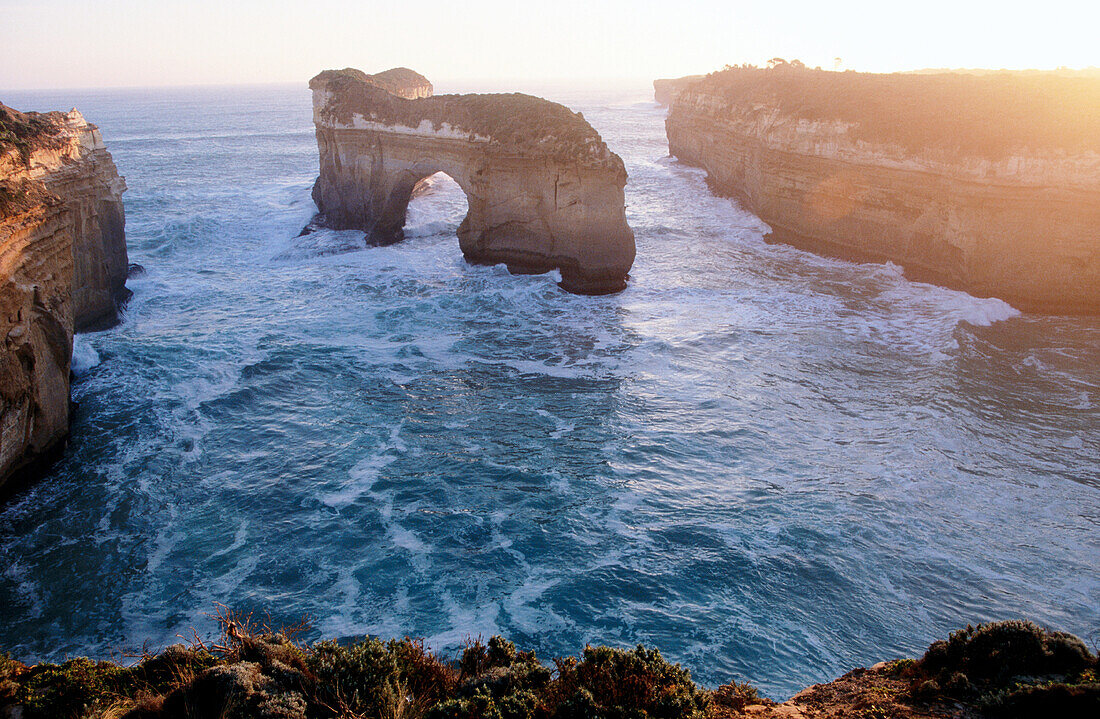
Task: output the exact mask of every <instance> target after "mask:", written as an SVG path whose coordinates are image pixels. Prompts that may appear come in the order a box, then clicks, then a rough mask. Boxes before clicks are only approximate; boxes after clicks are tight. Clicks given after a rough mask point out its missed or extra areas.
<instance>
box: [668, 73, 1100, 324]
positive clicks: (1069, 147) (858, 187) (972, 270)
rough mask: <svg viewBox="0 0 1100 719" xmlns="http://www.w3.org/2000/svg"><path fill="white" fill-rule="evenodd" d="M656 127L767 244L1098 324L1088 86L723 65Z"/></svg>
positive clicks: (1097, 204) (1096, 167)
mask: <svg viewBox="0 0 1100 719" xmlns="http://www.w3.org/2000/svg"><path fill="white" fill-rule="evenodd" d="M666 129H667V134H668V141H669V152H670V153H671V154H672V155H674V156H676V157H678V158H679V159H680V160H682V161H684V162H687V163H690V164H693V165H697V166H699V167H702V168H704V169H706V170H707V173H708V181H709V183H710V185H711V187H712V188H713V189H714V190H715V191H716V192H718V193H720V194H724V195H727V196H731V197H735V198H737V199H738V200H739V201H740V202H741V203H742V204H743V206H744V207H745V208H746V209H748V210H749V211H751V212H754V213H755V214H757V215H758V216H759V217H760V218H761V219H763V220H764V221H765V222H767V223H768V224H769V225H770V226H771V230H772V231H771V235H770V237H769V239H771V240H774V241H780V242H785V243H789V244H793V245H795V246H798V247H802V248H805V249H810V250H814V251H819V252H822V253H826V254H832V255H836V256H840V257H845V258H852V259H857V260H871V261H892V262H895V263H897V264H899V265H901V266H902V267H903V268H904V269H905V272H906V274H907V275H908V276H910V277H912V278H914V279H918V280H922V281H928V282H933V283H936V284H941V285H945V286H947V287H952V288H956V289H961V290H965V291H967V292H970V293H972V294H975V295H979V296H995V297H1000V298H1002V299H1004V300H1006V301H1008V302H1010V303H1011V304H1013V305H1015V306H1017V307H1019V308H1021V309H1024V310H1027V311H1037V312H1054V313H1085V314H1100V82H1098V81H1097V80H1095V79H1086V78H1059V77H1033V76H1012V75H1004V74H1002V75H990V76H983V77H977V76H962V75H958V76H954V75H952V76H948V75H936V76H921V75H868V74H861V73H830V72H822V71H819V70H818V71H814V70H806V69H793V68H783V67H780V68H776V69H769V70H758V69H755V68H752V69H750V68H734V69H729V70H726V71H723V72H719V73H713V74H712V75H709V76H707V77H706V78H704V79H703V80H702V81H700V82H697V83H695V84H693V85H691V86H690V87H689V88H686V89H685V90H684V91H683V92H682V93H681V94H680V95H679V96H678V97H677V98H676V99H675V101H674V102H673V104H672V106H671V108H670V111H669V115H668V119H667V120H666Z"/></svg>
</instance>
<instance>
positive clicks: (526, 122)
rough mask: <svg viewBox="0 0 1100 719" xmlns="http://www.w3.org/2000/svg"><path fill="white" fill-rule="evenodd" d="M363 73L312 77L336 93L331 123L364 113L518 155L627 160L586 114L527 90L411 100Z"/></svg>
mask: <svg viewBox="0 0 1100 719" xmlns="http://www.w3.org/2000/svg"><path fill="white" fill-rule="evenodd" d="M358 72H359V71H356V70H352V69H350V68H349V69H346V70H339V71H333V70H327V71H325V72H323V73H321V74H320V75H317V76H316V77H315V78H313V80H311V81H310V87H311V88H314V89H316V88H317V87H319V86H320V85H321V84H323V85H325V86H327V89H328V90H329V91H330V92H331V93H332V97H331V98H330V99H329V101H328V103H327V104H326V105H325V107H324V108H323V109H322V117H323V118H324V119H325V120H326V121H328V122H332V123H336V124H343V125H350V124H352V122H353V120H354V118H355V116H356V115H360V116H362V117H363V118H364V119H366V120H369V121H372V122H378V123H381V124H384V125H400V126H403V127H412V128H418V127H420V125H421V123H422V122H424V121H425V120H427V121H428V122H429V123H430V124H431V126H432V127H433V128H434V129H435V130H441V129H442V128H443V126H444V125H448V126H449V127H451V128H452V129H454V130H456V131H459V132H463V133H472V134H474V135H479V136H481V137H486V138H490V139H491V142H492V143H493V144H495V145H498V146H500V147H502V148H503V149H505V150H506V151H509V152H514V153H517V154H527V155H536V156H542V157H552V158H554V159H558V160H565V161H572V162H582V163H592V164H610V163H613V164H617V166H618V167H619V168H622V160H619V158H618V156H616V155H614V154H612V153H611V152H610V150H608V148H607V145H606V144H605V143H604V141H603V140H602V139H601V138H600V135H599V133H598V132H596V130H595V128H593V127H592V126H591V125H590V124H588V121H587V120H585V119H584V116H583V115H581V114H580V113H575V112H573V111H572V110H570V109H569V108H567V107H565V106H564V105H560V104H558V103H556V102H550V101H549V100H544V99H542V98H540V97H535V96H533V95H524V94H522V93H510V94H484V95H478V94H471V95H436V96H434V97H425V98H420V99H418V100H406V99H404V98H401V97H397V96H395V95H393V94H391V93H389V92H387V91H385V90H383V89H381V88H380V87H377V86H375V85H374V84H372V83H371V82H368V81H364V80H363V79H361V78H359V77H358V76H357V75H356V73H358Z"/></svg>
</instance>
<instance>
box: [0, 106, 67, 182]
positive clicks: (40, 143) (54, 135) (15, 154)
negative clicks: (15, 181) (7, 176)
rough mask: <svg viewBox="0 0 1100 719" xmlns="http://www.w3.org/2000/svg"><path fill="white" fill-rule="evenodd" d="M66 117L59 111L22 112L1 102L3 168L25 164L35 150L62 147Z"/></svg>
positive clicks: (1, 161)
mask: <svg viewBox="0 0 1100 719" xmlns="http://www.w3.org/2000/svg"><path fill="white" fill-rule="evenodd" d="M64 119H65V115H63V114H62V113H60V112H47V113H40V112H19V111H18V110H14V109H12V108H10V107H8V106H7V105H5V104H3V103H0V158H3V159H0V170H6V171H7V172H11V168H12V166H14V165H15V164H16V163H17V162H19V163H21V164H23V165H24V166H26V165H27V164H28V163H29V162H30V155H31V153H32V152H34V151H35V150H41V149H56V148H59V147H61V145H62V144H64V139H63V138H61V137H60V136H59V135H60V133H61V131H62V129H63V127H64Z"/></svg>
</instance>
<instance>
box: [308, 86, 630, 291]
mask: <svg viewBox="0 0 1100 719" xmlns="http://www.w3.org/2000/svg"><path fill="white" fill-rule="evenodd" d="M388 72H389V73H393V72H395V71H388ZM409 72H411V71H409ZM386 75H387V73H382V74H381V75H366V74H365V73H362V72H360V71H358V70H351V69H345V70H336V71H334V70H329V71H326V72H322V73H321V74H319V75H317V76H316V77H314V78H313V79H312V80H311V81H310V84H309V86H310V89H312V90H313V116H314V117H313V119H314V123H315V125H316V128H317V147H318V152H319V155H320V176H319V177H318V179H317V183H316V185H315V186H314V189H313V199H314V201H315V202H316V204H317V208H318V210H319V212H320V215H319V216H318V218H316V219H315V221H314V223H315V224H321V225H324V226H328V227H332V228H334V229H359V230H362V231H363V232H365V233H366V235H367V238H366V239H367V242H368V244H372V245H384V244H391V243H394V242H398V241H400V240H401V239H403V237H404V233H403V229H402V228H403V227H404V224H405V212H406V209H407V207H408V203H409V199H410V198H411V197H412V195H413V192H414V188H415V187H416V185H417V183H418V182H420V181H421V180H423V179H425V178H427V177H429V176H431V175H433V174H435V173H437V172H445V173H446V174H448V175H450V176H451V177H452V178H453V179H454V180H455V181H456V182H457V183H458V184H459V186H461V187H462V189H463V191H464V192H465V193H466V198H467V201H468V205H469V212H468V214H467V215H466V218H465V219H464V220H463V222H462V224H461V226H460V227H459V229H458V238H459V246H460V248H461V249H462V253H463V255H464V256H465V257H466V259H467V260H468V261H469V262H472V263H477V264H498V263H503V264H506V265H507V266H508V268H509V269H510V270H512V271H513V272H520V273H532V272H533V273H541V272H547V271H549V270H552V269H558V270H560V271H561V275H562V283H561V284H562V287H563V288H564V289H566V290H569V291H571V292H577V293H581V294H605V293H610V292H618V291H620V290H622V289H623V288H624V287H625V286H626V279H627V273H628V272H629V270H630V267H631V265H632V264H633V262H634V253H635V247H634V234H633V232H632V231H631V230H630V227H629V226H628V225H627V223H626V213H625V203H624V194H623V188H624V187H625V185H626V169H625V168H624V166H623V162H622V160H621V159H620V158H619V156H618V155H616V154H614V153H613V152H611V151H610V150H608V148H607V145H606V144H605V143H604V142H603V140H602V139H601V138H600V136H599V134H598V133H597V132H596V131H595V129H593V128H592V126H591V125H589V124H588V122H587V121H585V119H584V117H583V116H581V115H580V114H579V113H574V112H572V111H570V110H569V109H568V108H566V107H564V106H562V105H559V104H557V103H553V102H549V101H547V100H543V99H541V98H538V97H532V96H530V95H522V94H518V93H517V94H500V95H435V96H430V97H423V96H421V97H418V98H416V99H411V100H410V99H406V97H404V96H403V95H399V94H394V92H393V91H392V87H391V86H389V84H387V83H386V82H379V81H378V80H377V78H379V77H384V76H386ZM307 229H308V228H307Z"/></svg>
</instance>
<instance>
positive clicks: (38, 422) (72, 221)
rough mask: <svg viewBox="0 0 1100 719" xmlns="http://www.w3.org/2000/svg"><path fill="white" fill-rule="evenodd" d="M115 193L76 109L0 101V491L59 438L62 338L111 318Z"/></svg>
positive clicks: (120, 249)
mask: <svg viewBox="0 0 1100 719" xmlns="http://www.w3.org/2000/svg"><path fill="white" fill-rule="evenodd" d="M125 189H126V185H125V183H124V182H123V179H122V178H121V177H119V175H118V172H117V170H116V168H115V165H114V162H113V161H112V160H111V156H110V154H109V153H108V152H107V150H106V148H105V147H104V145H103V140H102V137H101V136H100V134H99V130H97V129H96V127H95V126H94V125H90V124H88V123H87V122H85V120H84V118H83V117H81V115H80V113H79V112H76V111H75V110H74V111H73V112H70V113H68V114H62V113H59V112H52V113H47V114H38V113H19V112H16V111H14V110H12V109H10V108H8V107H5V106H4V105H0V336H2V337H3V342H4V352H3V353H0V485H3V484H4V482H5V480H7V479H8V477H9V476H10V475H11V474H12V473H13V472H15V471H16V470H18V469H20V468H22V467H25V466H27V465H29V464H32V463H34V462H35V461H36V460H39V459H44V458H47V457H49V456H51V455H52V454H53V453H54V452H55V451H56V450H57V449H58V448H59V447H60V446H61V444H62V443H63V440H64V438H65V436H66V435H67V434H68V431H69V362H70V358H71V354H72V341H73V332H74V330H82V329H92V328H98V327H104V326H110V325H111V324H114V323H115V322H117V317H118V303H119V302H120V301H121V300H123V299H124V298H125V295H126V294H127V291H126V288H125V279H126V268H127V258H126V241H125V237H124V233H123V226H124V215H123V211H122V200H121V195H122V192H123V191H124V190H125Z"/></svg>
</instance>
